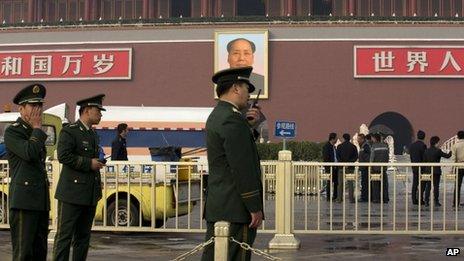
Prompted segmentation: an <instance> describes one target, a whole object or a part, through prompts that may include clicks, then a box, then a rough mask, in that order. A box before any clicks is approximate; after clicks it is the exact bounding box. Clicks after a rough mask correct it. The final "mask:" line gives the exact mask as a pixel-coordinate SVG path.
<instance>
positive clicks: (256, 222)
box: [249, 211, 263, 228]
mask: <svg viewBox="0 0 464 261" xmlns="http://www.w3.org/2000/svg"><path fill="white" fill-rule="evenodd" d="M262 222H263V212H262V211H258V212H254V213H251V223H250V225H249V227H250V228H258V227H259V226H261V223H262Z"/></svg>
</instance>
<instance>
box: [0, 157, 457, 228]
mask: <svg viewBox="0 0 464 261" xmlns="http://www.w3.org/2000/svg"><path fill="white" fill-rule="evenodd" d="M411 167H419V170H420V174H419V183H418V191H419V192H418V195H419V205H413V204H412V201H411V195H410V191H411V185H412V181H411V179H412V171H411ZM430 167H432V168H430ZM433 167H435V169H436V168H438V167H439V168H441V169H442V171H443V174H442V175H441V179H440V181H439V183H438V184H439V186H440V192H439V193H440V194H439V197H440V201H441V203H442V205H441V206H436V205H435V202H434V201H433V198H434V192H433V191H434V186H435V184H434V182H433V180H434V176H435V175H436V173H433V171H435V170H434V168H433ZM261 168H262V174H263V175H262V177H263V180H262V184H263V190H264V192H265V193H264V199H263V200H264V214H265V221H264V222H263V225H262V226H261V228H260V232H265V233H276V234H285V233H287V234H288V233H293V232H295V233H361V234H363V233H370V234H390V233H392V234H429V233H432V234H441V233H446V234H449V233H454V234H462V233H464V220H462V216H463V211H464V210H463V209H461V208H460V207H459V206H458V207H452V203H453V200H454V201H457V202H459V200H457V194H454V187H455V186H456V184H457V183H458V177H459V175H458V168H463V169H464V164H454V163H426V164H423V163H321V162H293V161H291V155H290V157H287V158H286V160H279V161H263V162H261ZM362 168H365V169H367V172H368V175H367V176H368V178H369V182H368V183H367V184H368V195H369V198H368V201H367V202H360V201H359V196H360V184H361V182H360V179H361V173H360V170H361V169H362ZM335 169H338V172H337V173H339V175H343V177H344V178H343V179H342V180H343V184H344V185H343V186H341V188H342V192H341V195H342V197H341V198H339V199H338V201H336V200H335V199H333V198H332V199H331V198H330V196H329V199H328V198H327V197H328V195H327V192H326V191H325V190H324V189H325V186H326V185H327V183H330V182H329V181H330V180H331V179H332V176H334V175H335V173H334V170H335ZM326 170H329V171H326ZM47 172H48V175H49V180H50V183H51V192H50V194H51V199H52V202H51V203H52V206H51V207H52V210H51V215H50V216H51V219H52V222H51V228H54V227H55V226H54V224H55V222H56V200H54V193H53V192H54V191H55V189H56V182H54V181H55V180H57V179H58V177H59V172H60V164H59V163H58V162H57V161H50V162H47ZM207 176H208V170H207V164H206V163H196V162H108V163H107V166H106V167H105V168H104V169H103V170H102V171H101V181H102V195H103V197H102V200H101V201H100V202H99V203H98V206H97V213H96V216H95V221H94V227H93V229H94V230H98V231H156V232H203V231H205V228H206V224H205V221H204V220H203V219H202V218H203V210H204V209H203V208H204V201H205V194H204V188H206V184H207ZM384 177H385V178H384ZM279 180H280V181H279ZM9 181H10V178H9V172H8V163H7V161H0V193H1V197H0V203H1V207H0V228H8V207H9V205H8V200H7V196H8V185H9ZM279 182H280V183H279ZM385 182H388V186H384V183H385ZM349 183H352V184H353V187H354V195H353V196H354V197H353V200H354V201H353V202H351V201H350V198H349V193H348V195H347V192H348V191H349V185H350V184H349ZM424 186H430V190H431V191H430V206H425V205H424V204H423V203H422V202H421V201H422V200H423V198H422V197H423V196H422V194H421V193H420V191H421V190H423V187H424ZM377 188H378V190H377ZM334 189H335V188H333V186H332V191H333V190H334ZM385 189H387V190H388V192H389V196H390V198H389V202H385V201H386V200H385V198H383V197H381V196H379V195H383V190H385ZM425 191H426V190H425ZM375 193H377V194H375ZM374 194H375V195H377V196H376V197H377V199H378V202H377V201H376V200H375V199H374V198H373V197H374ZM283 228H285V233H284V232H282V231H283ZM289 231H290V232H289Z"/></svg>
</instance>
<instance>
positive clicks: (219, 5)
mask: <svg viewBox="0 0 464 261" xmlns="http://www.w3.org/2000/svg"><path fill="white" fill-rule="evenodd" d="M221 15H222V0H216V16H219V17H220V16H221Z"/></svg>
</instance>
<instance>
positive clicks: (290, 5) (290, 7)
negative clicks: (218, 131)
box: [285, 0, 296, 16]
mask: <svg viewBox="0 0 464 261" xmlns="http://www.w3.org/2000/svg"><path fill="white" fill-rule="evenodd" d="M295 6H296V3H295V0H287V8H286V9H287V10H286V11H287V12H286V14H285V15H287V14H289V15H291V16H292V15H296V14H295Z"/></svg>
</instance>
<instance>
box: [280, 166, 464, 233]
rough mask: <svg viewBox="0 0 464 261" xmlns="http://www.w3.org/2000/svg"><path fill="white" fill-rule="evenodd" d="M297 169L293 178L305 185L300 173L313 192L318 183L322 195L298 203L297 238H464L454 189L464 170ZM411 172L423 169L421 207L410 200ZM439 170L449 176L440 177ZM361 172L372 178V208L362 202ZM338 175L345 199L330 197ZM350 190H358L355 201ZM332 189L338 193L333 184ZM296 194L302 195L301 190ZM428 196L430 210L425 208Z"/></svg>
mask: <svg viewBox="0 0 464 261" xmlns="http://www.w3.org/2000/svg"><path fill="white" fill-rule="evenodd" d="M292 167H293V172H294V174H293V175H292V174H291V173H289V174H290V175H292V176H293V178H294V183H295V184H296V183H297V179H301V177H299V176H297V174H296V173H301V172H304V174H300V175H304V178H303V180H304V182H306V183H305V184H304V186H305V187H308V186H310V187H312V185H313V184H314V183H312V182H313V181H314V180H315V181H316V191H318V193H316V194H315V195H311V194H309V193H306V194H303V195H301V196H297V197H295V198H294V203H293V204H294V232H295V233H368V234H429V233H432V234H441V233H443V234H450V233H457V234H464V220H463V216H464V209H463V208H460V207H459V205H458V206H457V207H455V206H453V205H454V201H456V202H459V201H460V200H458V194H456V193H454V189H455V187H457V185H458V180H459V176H460V175H461V176H462V175H464V171H463V170H460V171H459V169H460V168H462V169H464V164H454V163H320V162H293V163H292ZM411 167H418V171H419V174H418V178H419V180H418V194H417V195H418V204H417V205H414V204H413V203H412V199H411V194H410V193H411V187H412V179H413V174H412V171H411ZM438 168H441V169H442V172H443V174H441V175H439V174H438V171H437V170H438ZM302 169H305V170H304V171H301V170H302ZM296 170H298V172H297V171H296ZM325 170H328V171H327V172H326V171H325ZM361 170H363V171H365V173H366V174H365V176H366V177H367V178H368V182H367V194H368V199H367V202H360V190H361V188H360V187H361V186H360V183H361V175H362V174H361ZM459 173H461V174H459ZM336 175H342V177H343V178H341V179H339V180H342V181H343V182H342V184H343V185H341V189H339V192H338V193H339V194H340V192H341V195H342V197H338V198H337V199H334V198H333V193H330V194H331V195H328V194H327V186H329V184H331V182H330V180H331V179H332V178H333V176H336ZM434 178H435V179H436V180H438V181H439V182H438V183H436V184H438V185H439V186H438V188H439V189H440V191H439V194H438V196H439V201H440V202H441V206H438V205H436V202H435V200H434V197H435V195H434V188H435V186H436V184H435V182H434ZM461 179H462V177H461ZM350 186H353V189H354V197H353V198H351V199H350V195H349V193H348V192H349V188H350ZM427 187H428V188H427ZM458 187H459V186H458ZM331 188H332V190H331V191H333V190H334V189H336V188H334V187H333V183H332V184H331ZM293 190H294V192H295V193H297V192H298V187H296V186H295V187H294V188H293ZM427 191H430V192H429V193H430V195H429V197H428V199H429V205H426V204H427V202H424V201H427V198H424V197H426V194H427ZM384 192H387V193H385V195H384ZM423 193H424V194H423ZM373 197H375V198H376V199H373ZM438 203H439V202H438Z"/></svg>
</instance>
